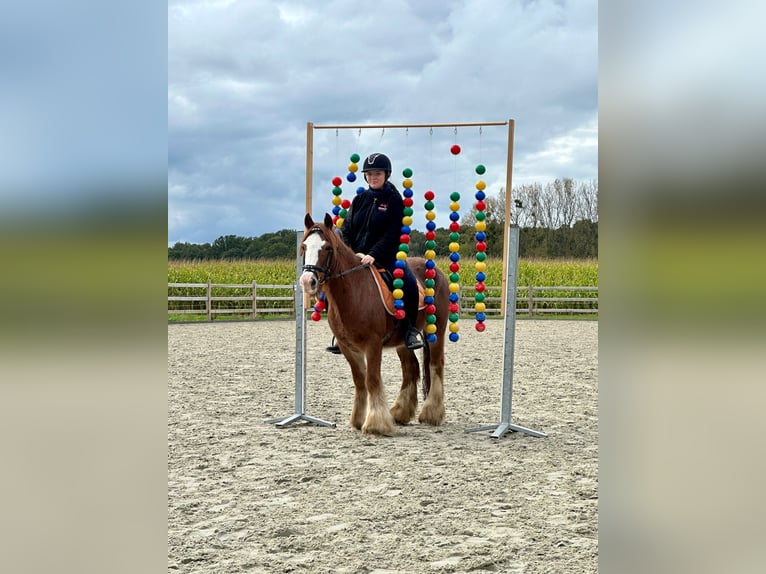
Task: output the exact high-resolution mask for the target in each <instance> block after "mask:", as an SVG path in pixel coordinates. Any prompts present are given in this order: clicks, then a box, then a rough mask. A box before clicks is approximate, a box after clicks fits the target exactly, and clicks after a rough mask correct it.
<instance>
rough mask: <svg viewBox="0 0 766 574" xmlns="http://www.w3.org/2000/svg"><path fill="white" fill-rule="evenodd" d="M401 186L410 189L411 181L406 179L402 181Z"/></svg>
mask: <svg viewBox="0 0 766 574" xmlns="http://www.w3.org/2000/svg"><path fill="white" fill-rule="evenodd" d="M402 186H404V187H406V188H407V189H409V188H411V187H412V180H411V179H410V178H409V177H408V178H407V179H405V180H404V181H402Z"/></svg>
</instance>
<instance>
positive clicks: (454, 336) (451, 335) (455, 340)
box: [449, 333, 460, 343]
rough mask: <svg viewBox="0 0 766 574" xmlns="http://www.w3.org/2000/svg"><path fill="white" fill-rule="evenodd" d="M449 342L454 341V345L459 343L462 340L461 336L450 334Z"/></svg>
mask: <svg viewBox="0 0 766 574" xmlns="http://www.w3.org/2000/svg"><path fill="white" fill-rule="evenodd" d="M449 340H450V341H452V342H453V343H457V342H458V341H459V340H460V335H459V334H457V333H450V334H449Z"/></svg>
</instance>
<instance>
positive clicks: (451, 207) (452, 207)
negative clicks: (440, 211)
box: [449, 201, 460, 211]
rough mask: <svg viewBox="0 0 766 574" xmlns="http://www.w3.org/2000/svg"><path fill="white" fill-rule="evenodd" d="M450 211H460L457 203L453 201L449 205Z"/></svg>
mask: <svg viewBox="0 0 766 574" xmlns="http://www.w3.org/2000/svg"><path fill="white" fill-rule="evenodd" d="M449 208H450V211H460V204H459V203H458V202H457V201H453V202H452V203H450V204H449Z"/></svg>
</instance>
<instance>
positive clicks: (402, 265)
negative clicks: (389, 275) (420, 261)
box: [394, 259, 407, 269]
mask: <svg viewBox="0 0 766 574" xmlns="http://www.w3.org/2000/svg"><path fill="white" fill-rule="evenodd" d="M394 266H395V267H398V268H399V269H404V268H405V267H406V266H407V262H406V261H404V260H403V259H397V260H396V263H394Z"/></svg>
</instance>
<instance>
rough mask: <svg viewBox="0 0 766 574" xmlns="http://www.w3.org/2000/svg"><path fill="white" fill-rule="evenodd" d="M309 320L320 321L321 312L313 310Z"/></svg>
mask: <svg viewBox="0 0 766 574" xmlns="http://www.w3.org/2000/svg"><path fill="white" fill-rule="evenodd" d="M311 320H312V321H321V320H322V314H321V313H320V312H319V311H314V312H313V313H312V314H311Z"/></svg>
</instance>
